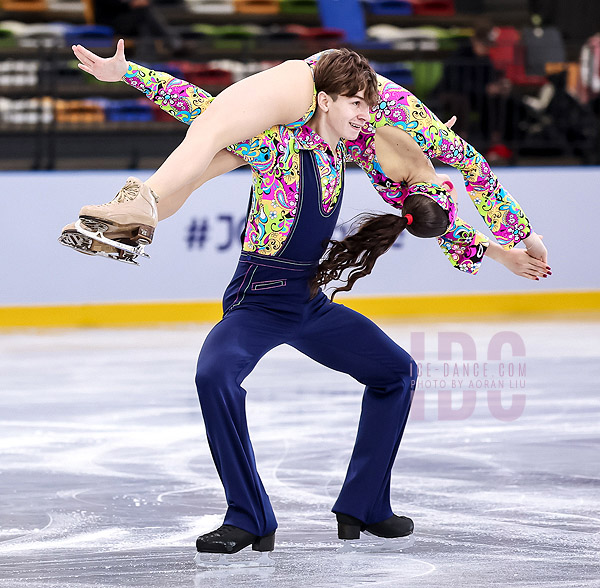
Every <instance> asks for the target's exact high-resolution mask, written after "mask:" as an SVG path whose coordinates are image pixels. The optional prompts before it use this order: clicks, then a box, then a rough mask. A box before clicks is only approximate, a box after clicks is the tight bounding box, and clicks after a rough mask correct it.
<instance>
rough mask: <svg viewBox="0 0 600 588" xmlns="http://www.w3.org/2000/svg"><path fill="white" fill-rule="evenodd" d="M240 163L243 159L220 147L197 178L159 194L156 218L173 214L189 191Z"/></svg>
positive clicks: (162, 218) (242, 163)
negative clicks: (161, 194)
mask: <svg viewBox="0 0 600 588" xmlns="http://www.w3.org/2000/svg"><path fill="white" fill-rule="evenodd" d="M242 165H245V162H244V160H243V159H241V158H240V157H238V156H237V155H233V154H232V153H229V151H225V150H224V149H222V150H221V151H219V152H218V153H217V154H216V155H215V156H214V158H213V160H212V161H211V162H210V165H209V166H208V168H207V170H206V171H205V172H204V173H203V174H202V175H201V176H200V177H199V178H197V179H196V180H195V181H193V182H191V183H189V184H186V185H184V186H182V187H181V188H179V189H178V190H176V191H171V192H169V193H168V194H167V195H166V196H165V195H163V196H161V198H160V199H159V201H158V203H157V205H156V208H157V210H158V220H159V221H161V220H164V219H166V218H168V217H170V216H171V215H173V214H175V213H176V212H177V211H178V210H179V209H180V208H181V207H182V206H183V204H184V203H185V201H186V200H187V199H188V198H189V196H190V195H191V193H192V192H194V190H197V189H198V188H199V187H200V186H202V185H203V184H205V183H206V182H208V181H209V180H212V179H213V178H216V177H218V176H220V175H223V174H225V173H227V172H229V171H231V170H234V169H236V168H238V167H241V166H242Z"/></svg>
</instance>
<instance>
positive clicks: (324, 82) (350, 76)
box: [314, 49, 379, 106]
mask: <svg viewBox="0 0 600 588" xmlns="http://www.w3.org/2000/svg"><path fill="white" fill-rule="evenodd" d="M314 80H315V88H316V90H317V92H325V93H326V94H329V95H330V96H331V97H332V98H333V99H334V100H335V99H337V97H338V96H355V95H356V94H357V93H358V92H360V91H361V90H364V93H365V102H366V103H367V104H368V105H369V106H374V105H375V104H377V102H378V101H379V91H378V89H377V74H376V73H375V71H374V70H373V68H372V67H371V66H370V65H369V62H368V61H367V60H366V58H364V57H363V56H362V55H359V54H358V53H356V52H354V51H351V50H350V49H332V50H330V51H327V52H325V53H324V55H323V56H322V57H320V58H319V61H317V63H316V64H315V69H314Z"/></svg>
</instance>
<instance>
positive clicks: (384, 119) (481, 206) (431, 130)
mask: <svg viewBox="0 0 600 588" xmlns="http://www.w3.org/2000/svg"><path fill="white" fill-rule="evenodd" d="M320 55H321V54H317V55H314V56H312V57H309V58H308V59H307V60H306V61H307V63H308V64H309V65H310V66H311V67H313V66H314V64H315V63H316V62H317V61H318V59H319V57H320ZM123 80H124V81H125V82H126V83H128V84H129V85H131V86H133V87H135V88H137V89H139V90H141V91H142V92H143V93H144V94H145V95H146V96H147V97H148V98H149V99H151V100H152V101H154V102H155V103H157V104H158V105H159V106H160V107H161V108H162V109H163V110H165V111H166V112H168V113H169V114H171V115H172V116H174V117H175V118H176V119H177V120H180V121H182V122H185V123H187V124H191V123H192V121H193V120H194V119H195V118H196V117H197V116H199V115H200V114H202V112H204V110H206V108H207V107H208V105H209V104H210V102H211V101H212V100H213V97H212V96H211V95H210V94H208V93H207V92H205V91H204V90H202V89H201V88H198V87H197V86H194V85H193V84H189V83H188V82H185V81H183V80H179V79H177V78H174V77H172V76H170V75H169V74H166V73H163V72H155V71H152V70H149V69H147V68H144V67H142V66H139V65H136V64H133V63H131V62H130V63H129V67H128V71H127V73H126V74H125V76H124V77H123ZM378 83H379V95H380V101H379V103H378V104H377V105H376V106H374V107H373V108H372V109H371V122H370V125H369V127H368V128H367V129H366V130H364V131H363V132H361V134H360V135H359V137H358V139H357V140H355V141H347V142H346V144H347V148H348V149H347V158H348V159H349V160H350V161H354V162H355V163H356V164H357V165H358V166H359V167H361V169H363V170H364V171H365V172H366V173H367V175H368V176H369V179H370V180H371V182H372V184H373V186H374V188H375V189H376V190H377V192H378V193H379V194H380V195H381V196H382V198H383V199H384V200H385V201H386V202H388V203H389V204H391V205H392V206H394V207H396V208H402V202H403V201H404V198H405V197H406V190H407V186H406V185H405V184H402V183H397V182H394V181H392V180H390V179H389V178H388V177H386V176H385V174H384V173H383V171H382V169H381V166H380V164H379V162H378V160H377V156H376V154H375V149H374V134H375V131H376V129H377V128H379V127H382V126H395V127H398V128H400V129H402V130H403V131H405V132H407V133H408V134H409V135H410V136H411V137H412V138H413V139H414V140H415V141H416V143H417V144H418V145H419V147H420V148H421V150H422V151H423V153H424V154H425V155H426V156H427V157H429V158H437V159H439V160H440V161H442V162H444V163H447V164H449V165H451V166H453V167H455V168H457V169H459V170H460V171H461V173H462V174H463V177H464V179H465V185H466V189H467V193H468V194H469V196H470V197H471V200H472V201H473V203H474V204H475V206H476V208H477V210H478V211H479V213H480V214H481V216H482V218H483V219H484V221H485V222H486V224H487V225H488V226H489V228H490V230H491V231H492V233H493V234H494V236H495V237H496V239H497V241H498V242H499V243H500V245H502V246H503V247H504V248H505V249H510V248H512V247H514V246H515V245H516V244H517V243H519V242H520V241H521V240H522V239H524V238H525V237H527V236H528V235H529V234H530V232H531V228H530V225H529V221H528V219H527V217H526V216H525V214H524V213H523V211H522V210H521V208H520V206H519V204H518V203H517V202H516V201H515V200H514V198H513V197H512V196H511V195H510V194H509V192H508V191H506V190H505V189H504V188H503V187H502V186H501V184H500V182H499V181H498V178H497V177H496V176H495V175H494V173H493V172H492V171H491V169H490V166H489V164H488V163H487V161H486V160H485V159H484V158H483V156H482V155H481V154H479V153H478V152H477V151H476V150H475V149H474V148H473V147H472V146H471V145H469V144H468V143H467V142H466V141H464V140H463V139H461V138H460V137H459V136H458V135H456V133H454V132H453V131H452V130H451V129H449V128H448V127H446V126H445V125H444V124H443V123H442V122H441V121H440V120H439V119H438V118H437V117H436V116H435V115H434V114H433V113H432V112H431V111H430V110H429V109H428V108H427V107H426V106H425V105H424V104H423V103H421V102H420V101H419V99H418V98H416V97H415V96H414V95H413V94H411V93H410V92H409V91H408V90H406V89H404V88H402V87H401V86H399V85H398V84H395V83H394V82H391V81H390V80H388V79H386V78H384V77H382V76H378ZM315 107H316V100H315V99H314V96H313V104H312V106H311V108H310V109H309V110H308V112H307V113H306V114H305V115H304V117H303V118H302V119H301V120H299V121H297V122H295V123H292V124H290V125H286V126H285V127H284V126H278V127H273V129H270V130H269V131H267V132H266V133H263V134H262V135H261V136H260V137H257V138H254V139H252V140H250V141H248V142H245V143H240V144H237V145H234V146H231V147H229V148H228V150H229V151H231V152H233V153H235V154H236V155H240V156H241V157H243V158H244V159H245V160H246V161H249V160H248V158H247V157H244V152H246V154H248V153H249V151H248V149H251V150H260V143H261V141H264V140H268V141H280V139H281V136H282V133H284V134H286V133H288V131H285V129H288V130H289V131H292V132H296V133H297V138H298V139H299V140H300V142H302V140H303V134H302V133H299V134H298V130H299V129H300V130H301V129H302V128H304V129H308V127H303V125H304V123H306V121H307V120H308V119H309V118H310V117H311V116H312V115H313V113H314V110H315ZM308 130H310V129H308ZM338 149H339V146H338ZM288 156H289V154H288ZM270 163H272V162H270ZM338 165H339V164H338ZM283 168H284V169H285V170H286V171H285V172H284V173H283V174H282V177H280V178H279V179H277V180H276V179H275V178H274V181H276V183H277V185H276V186H275V187H270V186H269V185H268V183H269V180H268V179H266V178H261V176H260V173H257V169H258V168H257V169H255V170H254V183H255V188H256V187H257V186H258V185H259V184H260V185H261V187H260V188H259V189H258V188H257V189H255V193H257V194H258V193H261V191H262V195H263V196H262V199H260V200H257V199H255V200H254V201H253V203H252V209H251V210H252V214H251V216H250V217H249V218H250V219H257V220H256V222H257V223H258V224H257V225H256V226H254V225H253V226H252V227H250V221H249V227H248V228H249V229H251V230H250V232H248V231H247V232H246V242H245V243H244V249H245V250H247V251H257V252H261V253H264V254H266V255H269V254H274V253H276V251H277V249H275V250H273V249H272V247H273V245H276V244H277V243H279V245H280V244H281V235H283V238H284V239H285V235H286V234H287V232H289V230H290V227H291V226H292V224H293V215H295V208H294V206H293V203H292V202H291V201H289V200H286V198H285V196H284V194H286V193H287V192H286V189H285V187H286V185H288V186H290V184H287V182H291V183H293V182H295V181H296V182H297V167H294V165H292V164H291V159H290V160H289V161H288V162H287V163H284V165H283ZM271 169H274V168H271ZM258 171H260V170H258ZM335 171H336V170H332V169H330V170H328V171H327V170H325V173H324V174H322V176H321V177H322V183H323V188H324V189H323V198H324V200H325V201H326V200H327V199H329V200H331V201H332V202H333V204H335V202H336V201H337V192H336V190H338V189H339V187H336V186H329V185H328V183H329V182H330V178H332V177H333V176H334V175H335ZM280 175H281V174H280ZM283 177H285V178H286V179H285V180H283V179H282V178H283ZM328 178H329V179H328ZM440 189H441V190H444V189H443V188H442V187H441V186H440ZM281 203H284V206H282V205H281ZM286 215H287V216H286ZM289 215H292V217H290V216H289ZM271 218H272V220H273V222H271V223H269V219H271ZM267 233H268V234H267ZM271 233H273V237H270V234H271ZM278 235H280V236H278ZM438 243H439V245H440V247H441V248H442V251H443V252H444V253H445V255H446V256H447V257H448V259H449V260H450V262H451V263H452V265H453V266H454V267H456V268H457V269H459V270H461V271H465V272H469V273H472V274H475V273H477V271H478V270H479V267H480V265H481V260H482V258H483V255H484V254H485V251H486V249H487V246H488V244H489V240H488V238H487V237H486V236H485V235H483V234H482V233H480V232H479V231H477V230H476V229H474V228H473V227H471V226H470V225H469V224H467V223H466V222H465V221H463V220H462V219H460V218H458V217H457V218H456V219H455V221H454V223H453V224H452V226H451V227H449V229H448V232H447V233H446V234H444V235H443V236H442V237H439V238H438ZM253 247H255V249H253Z"/></svg>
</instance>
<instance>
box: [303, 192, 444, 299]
mask: <svg viewBox="0 0 600 588" xmlns="http://www.w3.org/2000/svg"><path fill="white" fill-rule="evenodd" d="M402 213H403V216H398V215H397V214H364V215H361V216H360V217H359V218H360V219H361V222H360V225H359V226H358V229H357V230H356V231H355V232H353V233H352V234H351V235H348V236H347V237H346V238H345V239H343V240H342V241H333V240H332V241H331V247H330V248H329V250H328V251H327V254H326V257H325V258H324V259H323V260H322V261H321V263H320V264H319V267H318V268H317V274H316V275H315V277H314V278H313V279H312V280H311V283H310V294H311V297H314V296H316V295H317V292H318V291H319V287H320V286H324V285H326V284H328V283H329V282H332V281H333V280H339V279H340V278H341V277H342V273H343V272H344V271H346V270H350V273H349V274H348V276H347V278H346V283H345V284H344V285H342V286H340V287H339V288H336V289H335V290H334V291H333V294H332V295H331V299H332V300H333V297H334V296H335V295H336V294H337V293H338V292H348V291H349V290H351V289H352V286H354V284H355V282H356V280H358V279H359V278H362V277H364V276H368V275H369V274H370V273H371V270H372V269H373V266H374V265H375V262H376V261H377V259H378V258H379V256H380V255H383V254H384V253H385V252H386V251H387V250H388V249H389V248H390V247H391V246H392V245H393V244H394V242H395V241H396V239H397V238H398V236H399V235H400V233H401V232H402V231H403V230H404V229H407V230H408V232H409V233H412V234H413V235H414V236H415V237H439V236H440V235H443V234H444V233H445V232H446V231H447V229H448V224H449V216H448V212H446V211H445V210H444V209H443V208H442V207H441V206H440V205H439V204H437V203H436V202H435V201H434V200H432V199H431V198H429V197H428V196H426V195H424V194H411V195H410V196H408V197H407V198H406V200H405V201H404V204H403V206H402ZM406 215H411V216H412V220H411V221H410V224H408V223H409V218H410V217H407V216H406Z"/></svg>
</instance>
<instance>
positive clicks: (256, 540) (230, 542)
mask: <svg viewBox="0 0 600 588" xmlns="http://www.w3.org/2000/svg"><path fill="white" fill-rule="evenodd" d="M250 545H252V551H258V552H260V553H261V556H260V557H259V558H251V557H249V555H248V554H247V553H244V554H239V555H235V554H238V552H239V551H241V550H242V549H244V548H246V547H248V546H250ZM274 548H275V531H273V532H272V533H270V534H269V535H265V536H264V537H259V536H257V535H253V534H252V533H249V532H248V531H244V530H243V529H240V528H238V527H234V526H233V525H221V526H220V527H219V528H218V529H216V530H215V531H212V532H210V533H206V534H205V535H200V537H198V539H197V540H196V550H197V551H198V553H197V554H196V557H195V558H194V561H195V562H196V564H197V565H199V566H207V565H231V564H237V565H250V566H270V565H273V560H271V558H269V555H268V554H269V552H270V551H273V549H274Z"/></svg>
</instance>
